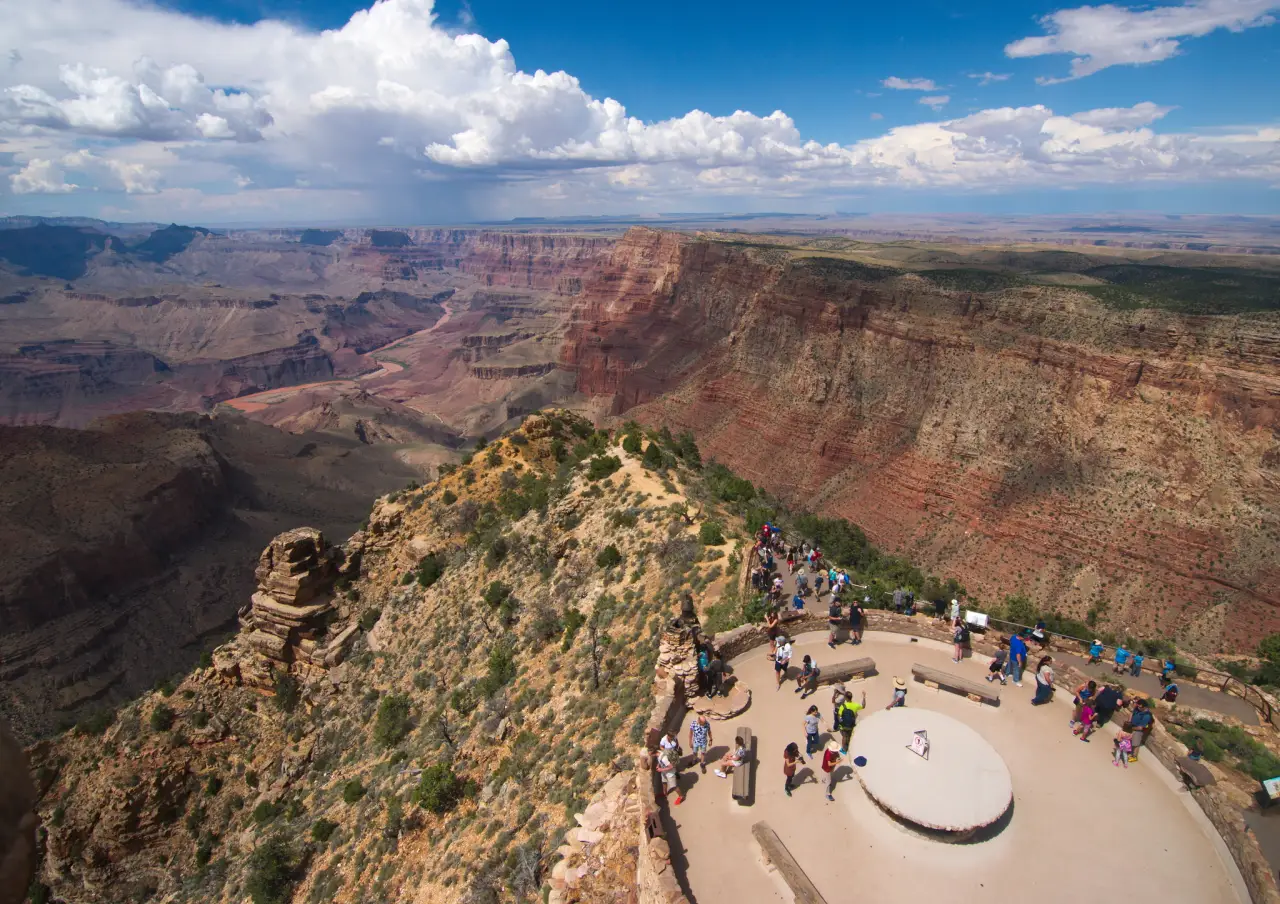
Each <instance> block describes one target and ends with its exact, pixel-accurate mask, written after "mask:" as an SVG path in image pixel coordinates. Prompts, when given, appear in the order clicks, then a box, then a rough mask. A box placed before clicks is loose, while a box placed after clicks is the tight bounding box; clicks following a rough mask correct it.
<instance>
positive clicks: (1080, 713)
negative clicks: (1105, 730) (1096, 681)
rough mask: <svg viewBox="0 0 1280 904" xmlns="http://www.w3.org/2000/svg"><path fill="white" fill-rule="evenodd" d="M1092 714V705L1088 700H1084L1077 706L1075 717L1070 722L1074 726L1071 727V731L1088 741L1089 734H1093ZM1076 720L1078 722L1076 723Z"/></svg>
mask: <svg viewBox="0 0 1280 904" xmlns="http://www.w3.org/2000/svg"><path fill="white" fill-rule="evenodd" d="M1093 715H1094V713H1093V705H1092V704H1091V703H1090V702H1089V701H1088V700H1085V701H1084V702H1083V703H1082V704H1080V706H1079V707H1078V708H1077V711H1076V716H1077V718H1076V719H1075V720H1074V721H1073V722H1072V724H1073V725H1074V726H1075V727H1074V728H1072V729H1071V733H1072V734H1078V735H1080V740H1082V741H1085V742H1088V740H1089V735H1091V734H1093V729H1094V727H1095V726H1094V724H1093ZM1076 722H1078V723H1079V724H1078V725H1077V724H1076Z"/></svg>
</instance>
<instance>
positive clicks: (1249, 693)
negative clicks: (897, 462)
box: [742, 530, 1276, 726]
mask: <svg viewBox="0 0 1280 904" xmlns="http://www.w3.org/2000/svg"><path fill="white" fill-rule="evenodd" d="M752 536H753V540H752V543H753V545H752V547H750V548H748V549H746V550H745V551H744V554H743V562H744V566H745V567H744V568H743V573H742V589H743V592H744V593H745V592H748V591H749V588H750V587H751V572H752V571H753V570H754V568H755V565H756V563H757V562H756V560H755V556H754V554H753V551H754V542H755V538H758V534H753V535H752ZM781 536H782V540H783V544H784V546H800V545H801V543H802V542H803V541H800V540H796V539H795V537H794V536H792V535H789V534H788V533H787V531H785V530H784V531H782V532H781ZM775 557H777V558H782V559H785V553H783V554H782V556H780V557H779V556H777V554H776V553H775ZM823 561H824V562H825V563H826V564H827V566H828V567H829V566H830V565H831V564H832V560H830V559H827V558H826V557H825V556H824V557H823ZM853 586H855V587H862V586H864V585H860V584H854V585H853ZM864 589H865V588H864ZM892 593H893V592H892V591H885V595H886V596H891V595H892ZM928 602H929V604H930V606H932V601H928ZM919 604H920V600H916V606H917V611H920V610H919ZM922 614H926V615H929V614H932V613H930V612H924V613H922ZM987 620H988V621H989V622H993V623H998V624H1000V625H1006V626H1008V628H1010V629H1016V630H1023V629H1025V630H1027V631H1031V630H1032V626H1030V625H1022V624H1018V623H1017V622H1011V621H1007V620H1006V619H1002V618H994V617H991V616H988V618H987ZM1045 636H1046V637H1047V638H1049V639H1050V640H1051V639H1052V638H1055V637H1059V638H1062V639H1063V640H1068V641H1074V642H1076V643H1078V644H1080V646H1081V652H1082V653H1086V652H1087V651H1088V649H1089V647H1091V646H1093V641H1091V640H1086V639H1084V638H1083V637H1075V636H1073V635H1070V634H1063V633H1061V632H1058V631H1050V630H1049V629H1047V628H1046V629H1045ZM1107 650H1111V651H1112V652H1113V653H1114V650H1115V647H1114V646H1111V647H1108V646H1107V645H1105V644H1104V645H1103V651H1104V653H1105V652H1106V651H1107ZM1130 655H1132V651H1131V652H1130ZM1183 667H1184V668H1188V669H1194V670H1195V674H1194V675H1191V676H1186V677H1189V678H1190V679H1191V680H1193V681H1200V680H1201V679H1203V678H1205V677H1206V676H1208V677H1211V678H1212V679H1213V681H1212V682H1211V683H1210V682H1202V683H1204V684H1206V685H1207V686H1212V687H1214V688H1216V690H1217V691H1218V692H1219V693H1223V694H1231V695H1234V696H1237V697H1240V698H1241V699H1242V700H1244V701H1245V702H1246V703H1248V704H1249V705H1250V706H1252V707H1253V708H1254V709H1255V710H1257V711H1258V716H1259V717H1260V718H1261V719H1263V720H1265V721H1266V723H1267V724H1268V725H1271V726H1276V721H1275V712H1274V707H1272V705H1271V701H1270V700H1268V699H1267V698H1266V697H1265V696H1263V694H1262V693H1261V692H1260V691H1259V690H1258V689H1257V688H1256V687H1254V686H1253V685H1251V684H1248V683H1247V682H1245V681H1242V680H1240V679H1239V678H1237V677H1236V676H1235V675H1232V674H1230V673H1228V672H1218V671H1215V670H1213V669H1206V668H1202V667H1200V666H1196V665H1186V666H1183ZM1140 671H1149V672H1151V673H1152V674H1155V675H1159V674H1161V673H1162V671H1163V669H1162V668H1156V667H1154V666H1148V665H1147V663H1146V662H1143V664H1142V665H1141V666H1140ZM1219 681H1220V682H1221V684H1219Z"/></svg>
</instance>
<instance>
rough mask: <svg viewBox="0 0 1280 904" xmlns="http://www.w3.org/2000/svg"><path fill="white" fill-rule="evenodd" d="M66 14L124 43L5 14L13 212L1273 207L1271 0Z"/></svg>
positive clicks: (491, 0)
mask: <svg viewBox="0 0 1280 904" xmlns="http://www.w3.org/2000/svg"><path fill="white" fill-rule="evenodd" d="M57 4H61V5H62V6H64V7H70V8H74V7H76V6H77V4H79V5H82V6H84V9H85V16H86V17H87V18H89V19H90V20H93V19H94V17H95V16H97V17H100V25H99V26H98V27H101V28H107V29H115V30H116V31H117V32H118V33H117V34H112V35H111V37H110V39H109V40H106V41H103V42H101V44H102V45H103V46H102V47H98V46H96V45H95V46H87V44H86V42H85V41H84V40H83V38H82V37H79V36H77V34H76V33H75V30H74V29H71V28H68V27H67V26H66V25H65V21H64V20H58V19H55V18H52V17H51V19H50V21H49V22H48V23H43V25H42V24H41V23H39V22H37V24H36V25H35V26H31V25H29V24H28V25H25V26H15V25H13V24H10V25H7V26H6V25H4V24H0V42H5V44H4V45H0V49H5V47H6V46H7V48H8V49H9V51H10V60H11V65H10V67H9V72H8V73H7V74H5V73H4V72H3V69H2V68H0V76H2V77H3V78H0V87H3V88H4V89H5V91H6V93H7V94H8V95H9V97H10V98H11V100H10V102H9V105H8V106H7V107H6V106H4V105H2V104H0V174H3V175H7V177H8V178H7V179H6V180H5V181H6V182H8V193H7V194H0V203H2V204H3V205H4V206H5V207H8V208H11V209H14V210H22V211H23V212H45V211H53V210H58V211H63V212H92V211H101V212H106V213H113V214H114V215H118V216H127V215H129V214H131V213H136V214H138V215H147V216H151V215H155V214H158V213H161V212H165V211H169V210H172V211H174V212H175V213H177V214H202V215H204V216H205V218H206V219H207V220H209V221H211V222H212V221H216V220H218V219H220V218H222V219H225V218H227V217H229V216H247V217H249V218H261V219H263V220H272V219H274V220H277V221H280V220H290V219H301V220H308V221H316V222H319V221H322V220H326V219H329V220H331V221H333V220H336V219H340V218H341V215H342V214H343V212H344V211H345V212H346V215H347V216H350V217H352V218H355V219H373V220H386V221H392V220H396V221H404V220H405V219H406V218H407V219H413V220H418V221H438V220H443V219H451V218H459V219H466V218H481V217H484V218H488V217H501V216H504V215H536V214H544V215H564V214H572V213H617V212H632V211H635V212H650V211H655V210H672V209H702V210H760V209H781V210H813V211H829V210H832V209H835V208H839V209H844V210H849V209H867V210H877V209H887V210H894V209H901V210H912V211H922V210H930V209H936V210H965V209H968V210H974V211H999V212H1012V211H1026V212H1053V211H1056V210H1061V211H1063V212H1067V211H1070V212H1081V211H1088V210H1119V209H1126V208H1130V207H1138V208H1142V209H1148V210H1164V211H1169V212H1175V211H1179V210H1185V211H1188V212H1242V213H1280V188H1277V186H1278V185H1280V109H1278V105H1280V91H1277V90H1276V89H1277V88H1280V77H1277V75H1276V73H1277V72H1280V27H1278V26H1276V25H1274V24H1272V19H1273V17H1274V16H1276V15H1280V0H1277V2H1276V3H1269V2H1267V0H1191V2H1187V3H1181V4H1179V3H1169V4H1157V5H1153V6H1143V7H1139V6H1133V7H1109V8H1108V7H1091V6H1084V5H1079V4H1071V3H1040V4H1031V3H988V4H983V5H982V8H981V9H978V10H974V9H966V8H963V6H961V5H958V4H944V3H939V2H934V0H928V2H915V3H911V4H889V5H872V4H859V3H854V2H811V3H808V4H803V5H801V6H798V7H795V8H783V7H779V6H778V5H777V4H764V3H758V2H754V0H743V2H738V3H735V4H733V5H731V6H729V5H721V4H695V3H688V2H681V3H675V2H665V0H653V2H650V3H647V4H645V5H643V6H634V5H624V4H602V3H599V2H592V3H588V2H585V0H559V2H557V3H554V4H533V3H529V2H527V0H526V2H511V0H476V2H473V3H469V4H463V3H459V2H457V0H440V2H438V3H436V4H435V7H434V10H433V9H432V8H431V5H430V3H429V2H428V0H389V3H388V4H387V8H386V9H383V10H380V11H379V10H375V11H374V12H373V13H371V14H369V15H367V16H365V15H364V14H359V15H357V19H356V20H354V21H350V22H349V20H351V17H352V15H353V14H358V13H360V10H362V9H364V8H365V5H364V4H359V3H352V2H342V0H310V2H302V0H264V2H255V0H171V2H167V3H164V4H163V7H164V9H155V8H152V9H147V8H138V7H130V6H129V5H128V4H127V3H125V0H56V3H55V5H57ZM113 7H115V8H117V9H115V12H114V14H113V12H112V8H113ZM36 15H37V17H38V15H39V14H36ZM1115 16H1119V17H1120V19H1119V20H1117V19H1115V18H1113V17H1115ZM94 24H95V23H94V22H93V21H90V22H89V23H87V24H86V25H85V26H84V27H85V28H86V29H88V28H90V27H92V26H94ZM233 24H234V25H239V26H244V27H240V28H229V27H227V26H229V25H233ZM24 28H25V30H23V29H24ZM324 29H333V30H340V31H337V32H336V34H338V35H340V36H341V38H342V40H341V42H334V41H328V40H326V38H325V37H324V36H322V35H320V34H319V33H320V32H321V31H322V30H324ZM470 33H475V34H478V35H481V36H483V38H485V39H487V41H483V42H477V43H473V44H471V43H467V42H466V41H463V42H462V44H465V45H466V46H462V45H460V44H459V40H461V39H458V37H457V36H458V35H464V34H470ZM282 35H284V36H286V37H287V39H288V40H287V45H288V46H289V47H290V49H288V50H286V51H285V52H280V53H276V49H277V48H280V47H282V46H285V45H282V44H281V36H282ZM499 39H501V40H505V41H506V42H507V44H509V46H510V52H509V55H505V56H504V54H503V52H502V51H501V48H499V47H496V46H495V45H493V44H491V43H489V42H496V41H498V40H499ZM400 41H402V42H403V46H394V47H393V46H392V45H396V44H397V42H400ZM89 43H94V42H89ZM211 48H219V49H223V48H225V49H226V52H225V53H222V54H218V53H216V52H214V50H212V49H211ZM263 48H271V50H269V51H264V50H263ZM352 48H356V49H355V50H352ZM389 48H390V49H389ZM15 52H16V54H15ZM324 54H332V55H333V56H332V58H331V60H330V63H329V64H328V65H317V64H316V60H317V59H319V58H321V57H323V55H324ZM142 59H145V60H150V61H151V63H150V64H148V66H145V67H142V68H140V67H139V63H138V61H139V60H142ZM1073 60H1077V61H1078V62H1076V63H1074V64H1073V62H1072V61H1073ZM1133 61H1140V64H1138V65H1134V64H1132V62H1133ZM67 67H80V68H79V69H76V72H78V73H80V75H76V74H75V73H73V74H72V75H70V76H68V74H67ZM537 70H544V71H545V72H547V73H557V72H563V73H567V74H568V76H572V77H573V78H576V80H577V83H576V84H573V83H572V80H567V81H566V80H564V79H563V78H560V77H553V78H549V79H545V80H542V81H537V80H535V79H533V78H531V76H532V74H533V73H534V72H535V71H537ZM191 72H194V73H196V76H195V77H194V78H193V77H192V76H191V75H190V73H191ZM86 73H88V74H86ZM983 73H988V74H993V75H994V76H995V78H987V79H982V78H979V77H977V76H980V75H981V74H983ZM886 81H888V82H889V84H890V85H893V84H897V85H899V86H900V87H899V89H898V90H895V89H893V88H892V87H887V86H886ZM193 85H195V86H196V87H192V86H193ZM388 86H390V87H388ZM155 97H159V98H161V103H156V102H154V101H153V100H152V99H153V98H155ZM32 98H34V100H32ZM606 98H612V99H614V100H616V101H617V102H618V103H619V104H621V105H622V107H625V111H624V112H623V111H622V107H617V108H616V109H615V108H614V107H607V108H606V106H605V105H604V104H603V103H602V102H603V101H604V100H605V99H606ZM18 99H21V101H22V103H21V105H19V104H18V102H17V100H18ZM122 99H123V100H122ZM122 104H125V105H131V106H132V109H129V110H126V111H125V112H121V110H122ZM775 110H777V111H782V112H783V113H784V114H785V117H783V118H772V117H770V114H772V113H773V112H774V111H775ZM691 111H702V112H703V113H705V114H709V116H708V117H706V118H698V117H693V116H691ZM735 111H745V112H747V113H750V114H753V116H751V117H749V118H745V117H736V118H735V117H734V116H733V114H734V113H735ZM6 165H7V168H6ZM175 218H177V217H175ZM187 218H188V219H190V218H191V217H190V216H187Z"/></svg>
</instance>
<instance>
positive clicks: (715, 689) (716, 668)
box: [707, 653, 724, 697]
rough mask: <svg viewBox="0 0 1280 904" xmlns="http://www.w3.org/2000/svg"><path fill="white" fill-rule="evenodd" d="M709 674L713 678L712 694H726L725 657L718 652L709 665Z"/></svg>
mask: <svg viewBox="0 0 1280 904" xmlns="http://www.w3.org/2000/svg"><path fill="white" fill-rule="evenodd" d="M707 675H708V677H709V678H710V680H711V696H712V697H722V696H724V657H722V656H721V655H720V654H719V653H716V654H715V655H714V656H712V657H711V664H710V665H708V666H707Z"/></svg>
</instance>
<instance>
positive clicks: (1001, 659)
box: [987, 637, 1009, 684]
mask: <svg viewBox="0 0 1280 904" xmlns="http://www.w3.org/2000/svg"><path fill="white" fill-rule="evenodd" d="M1008 645H1009V641H1008V639H1007V638H1004V637H1002V638H1000V645H999V646H998V647H996V654H995V655H994V656H992V657H991V662H989V663H988V664H987V681H994V680H995V679H997V678H999V679H1000V683H1001V684H1005V683H1006V682H1008V680H1009V679H1008V677H1007V676H1006V675H1005V673H1004V669H1005V663H1006V662H1007V661H1008V659H1009V651H1008V650H1006V649H1005V647H1007V646H1008Z"/></svg>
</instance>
